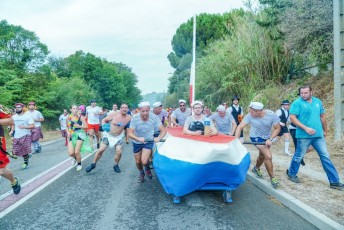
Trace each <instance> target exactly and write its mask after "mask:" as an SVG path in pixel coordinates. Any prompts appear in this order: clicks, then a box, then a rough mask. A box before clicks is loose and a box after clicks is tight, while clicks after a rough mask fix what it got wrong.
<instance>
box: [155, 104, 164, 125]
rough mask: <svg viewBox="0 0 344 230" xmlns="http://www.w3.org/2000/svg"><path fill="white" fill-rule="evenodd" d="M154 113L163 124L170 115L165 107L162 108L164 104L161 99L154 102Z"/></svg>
mask: <svg viewBox="0 0 344 230" xmlns="http://www.w3.org/2000/svg"><path fill="white" fill-rule="evenodd" d="M153 113H154V114H155V115H157V116H158V117H159V119H160V121H161V123H162V125H164V123H165V120H166V119H167V117H168V112H167V111H166V110H165V109H164V108H162V104H161V102H160V101H158V102H155V103H154V104H153Z"/></svg>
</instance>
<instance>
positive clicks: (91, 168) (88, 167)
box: [85, 163, 96, 173]
mask: <svg viewBox="0 0 344 230" xmlns="http://www.w3.org/2000/svg"><path fill="white" fill-rule="evenodd" d="M95 167H96V164H95V163H92V164H90V165H89V166H87V167H86V169H85V171H86V172H87V173H89V172H91V171H92V170H93V169H94V168H95Z"/></svg>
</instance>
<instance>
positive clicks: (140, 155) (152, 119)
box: [128, 101, 166, 183]
mask: <svg viewBox="0 0 344 230" xmlns="http://www.w3.org/2000/svg"><path fill="white" fill-rule="evenodd" d="M138 107H139V111H140V113H139V114H137V115H134V117H133V118H132V120H131V122H130V127H129V128H128V136H129V137H130V138H131V139H133V150H134V155H135V161H136V167H137V169H138V170H139V171H140V175H139V182H141V183H142V182H144V178H145V175H147V176H148V178H149V179H152V177H153V176H152V173H151V171H150V167H149V158H150V157H151V155H152V149H153V147H154V143H153V142H146V141H147V140H154V142H159V141H160V140H161V139H162V138H163V137H164V136H165V135H166V129H165V127H164V126H163V125H162V124H161V121H160V120H159V117H158V116H156V115H155V114H153V113H151V112H150V104H149V102H147V101H145V102H141V103H140V104H139V106H138ZM156 128H158V129H159V131H160V134H159V136H157V137H153V135H154V130H155V129H156ZM143 166H144V167H145V172H144V171H143Z"/></svg>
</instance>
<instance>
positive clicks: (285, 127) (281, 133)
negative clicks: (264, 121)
mask: <svg viewBox="0 0 344 230" xmlns="http://www.w3.org/2000/svg"><path fill="white" fill-rule="evenodd" d="M284 133H289V129H288V127H287V126H281V131H280V132H279V134H278V136H279V137H281V136H283V134H284Z"/></svg>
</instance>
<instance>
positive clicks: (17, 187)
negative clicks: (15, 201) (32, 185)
mask: <svg viewBox="0 0 344 230" xmlns="http://www.w3.org/2000/svg"><path fill="white" fill-rule="evenodd" d="M15 179H16V181H15V182H14V183H13V184H12V185H11V186H12V189H13V193H14V194H16V195H17V194H19V193H20V190H21V186H20V184H19V182H18V179H17V177H15Z"/></svg>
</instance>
